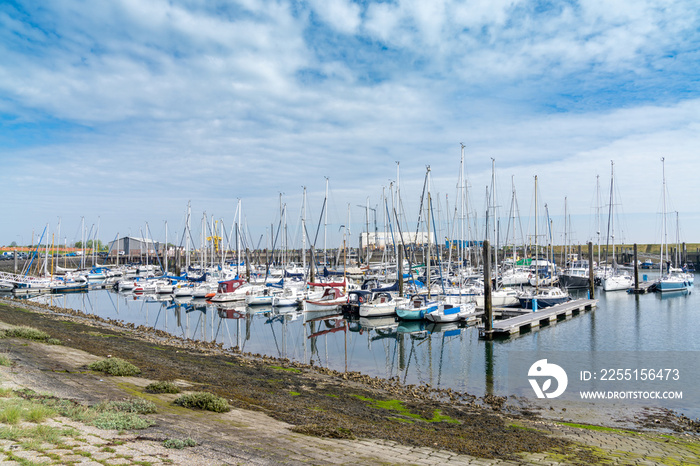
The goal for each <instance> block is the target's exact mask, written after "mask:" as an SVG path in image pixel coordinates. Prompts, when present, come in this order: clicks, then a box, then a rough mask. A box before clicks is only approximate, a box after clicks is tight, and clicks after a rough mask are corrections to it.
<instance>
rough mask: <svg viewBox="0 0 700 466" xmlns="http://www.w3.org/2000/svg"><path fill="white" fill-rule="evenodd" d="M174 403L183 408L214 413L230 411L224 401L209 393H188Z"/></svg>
mask: <svg viewBox="0 0 700 466" xmlns="http://www.w3.org/2000/svg"><path fill="white" fill-rule="evenodd" d="M174 403H175V404H176V405H178V406H182V407H184V408H191V409H202V410H206V411H214V412H215V413H225V412H227V411H230V410H231V408H230V407H229V405H228V403H227V402H226V400H224V399H223V398H221V397H220V396H216V395H214V394H213V393H209V392H194V393H188V394H186V395H182V396H181V397H180V398H178V399H177V400H175V401H174Z"/></svg>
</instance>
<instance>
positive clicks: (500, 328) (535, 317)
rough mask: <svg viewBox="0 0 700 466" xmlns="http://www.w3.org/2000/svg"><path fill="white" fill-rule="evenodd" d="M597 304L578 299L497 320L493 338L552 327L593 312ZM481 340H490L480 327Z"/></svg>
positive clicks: (590, 300) (589, 300) (595, 301)
mask: <svg viewBox="0 0 700 466" xmlns="http://www.w3.org/2000/svg"><path fill="white" fill-rule="evenodd" d="M597 304H598V301H597V300H595V299H577V300H575V301H569V302H568V303H563V304H557V305H556V306H551V307H546V308H544V309H542V310H539V311H537V312H527V313H524V314H520V315H518V316H515V317H511V318H509V319H503V320H495V321H494V322H493V330H492V332H491V334H492V335H491V336H505V337H508V336H510V335H514V334H520V333H522V332H527V331H529V330H532V329H534V328H537V327H540V326H542V325H551V324H554V323H557V322H559V321H560V320H566V319H568V318H570V317H572V316H574V315H578V314H580V313H582V312H587V311H591V310H593V309H594V308H595V307H596V305H597ZM479 338H484V339H486V338H489V335H488V334H487V332H486V330H485V329H484V328H483V327H479Z"/></svg>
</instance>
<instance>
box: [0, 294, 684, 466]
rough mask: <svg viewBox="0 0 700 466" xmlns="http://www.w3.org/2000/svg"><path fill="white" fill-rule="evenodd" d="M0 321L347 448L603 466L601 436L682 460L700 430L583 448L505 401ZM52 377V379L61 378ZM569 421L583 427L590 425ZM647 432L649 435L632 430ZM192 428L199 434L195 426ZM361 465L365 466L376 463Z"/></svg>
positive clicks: (56, 321)
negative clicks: (368, 445) (661, 439)
mask: <svg viewBox="0 0 700 466" xmlns="http://www.w3.org/2000/svg"><path fill="white" fill-rule="evenodd" d="M0 321H2V322H4V323H6V324H10V325H28V326H31V327H34V328H37V329H40V330H43V331H45V332H47V333H48V334H50V335H51V336H52V337H54V338H57V339H59V340H61V342H62V343H63V345H62V346H63V348H64V349H65V350H66V351H68V350H71V349H75V350H80V351H83V352H86V353H88V354H91V355H94V356H96V357H108V356H113V357H114V356H116V357H121V358H124V359H126V360H128V361H130V362H132V363H133V364H135V365H136V366H138V367H139V368H140V369H141V371H142V373H141V378H143V379H147V380H184V381H187V383H189V384H192V385H193V386H196V387H197V389H198V390H205V391H210V392H213V393H215V394H217V395H219V396H222V397H224V398H225V399H227V400H228V401H229V404H230V405H231V406H232V407H234V408H235V409H237V410H240V411H241V412H246V411H247V412H253V413H256V414H255V415H256V416H258V415H264V416H268V417H269V418H271V419H274V420H276V421H279V422H282V423H285V424H286V425H289V430H290V431H291V432H294V433H297V434H305V435H310V436H313V437H316V438H318V437H321V438H326V439H340V440H339V441H343V442H361V441H363V440H364V439H372V440H374V441H379V442H387V444H389V445H397V446H405V447H408V448H414V449H430V450H435V451H448V452H452V453H453V454H455V455H463V456H460V458H462V457H463V458H476V459H487V460H488V459H493V460H505V461H509V462H513V463H514V464H518V463H528V462H534V463H536V462H537V461H534V460H533V458H550V459H551V460H552V461H555V462H562V463H564V464H591V463H595V462H598V461H604V459H605V458H606V457H607V452H606V449H605V448H604V447H603V448H602V449H601V445H603V446H604V444H605V441H606V440H605V439H606V438H608V437H609V438H613V437H615V436H623V437H624V436H626V435H644V436H649V435H650V436H659V435H665V436H669V437H670V438H677V439H678V442H681V443H682V444H683V445H686V444H688V445H690V446H691V447H689V448H690V449H689V450H688V451H689V455H690V456H688V458H692V455H693V454H696V453H697V437H696V435H697V434H696V433H693V432H694V431H697V425H696V424H693V423H692V421H689V420H685V419H683V418H679V417H678V416H674V415H673V414H672V413H665V415H664V414H662V413H659V412H658V411H655V412H654V413H653V415H651V416H650V417H647V418H644V417H638V418H636V419H635V420H634V422H636V424H637V425H636V426H635V427H634V429H633V430H628V429H626V430H625V431H616V430H615V429H611V428H607V429H609V430H605V429H602V430H601V429H598V430H596V429H595V428H589V429H585V428H583V430H584V432H585V433H586V434H587V435H588V436H593V437H595V439H594V440H595V441H593V440H591V439H588V441H583V442H582V441H581V439H582V438H584V437H585V438H587V437H586V436H583V437H582V435H581V429H582V428H580V427H578V428H577V427H571V426H569V425H565V424H562V423H556V422H553V421H552V420H550V419H547V418H546V416H540V415H539V414H538V413H536V412H534V411H532V410H530V409H527V407H522V406H521V407H520V408H518V409H514V408H513V407H512V406H509V404H508V403H506V400H505V399H504V398H501V397H486V398H477V397H474V396H472V395H469V394H464V393H457V392H454V391H452V390H449V389H448V390H433V389H431V388H430V387H426V386H403V385H401V384H399V383H398V381H395V380H391V381H386V380H382V379H378V378H371V377H368V376H365V375H362V374H359V373H341V372H337V371H333V370H329V369H325V368H320V367H313V366H308V365H303V364H299V363H296V362H291V361H288V360H280V359H275V358H270V357H265V356H260V355H251V354H242V353H239V352H237V351H236V350H235V349H234V350H231V349H223V348H222V347H220V346H218V345H216V344H211V343H204V342H195V341H189V340H182V339H179V338H175V337H172V336H170V335H168V334H165V333H164V332H161V331H156V330H153V329H150V328H146V327H134V326H133V325H131V324H124V323H122V322H119V321H111V320H108V319H102V318H98V317H95V316H89V315H88V316H86V315H82V314H81V313H79V312H77V311H72V310H65V309H60V308H56V307H49V306H43V305H38V304H34V303H29V302H26V301H25V302H18V301H15V300H7V299H0ZM20 351H21V350H20ZM52 351H59V352H60V350H56V349H53V350H52ZM44 357H47V356H44ZM59 361H60V358H56V359H55V361H54V363H53V364H54V367H50V369H49V370H50V371H51V373H52V377H54V378H55V377H57V376H56V374H59V375H60V374H61V371H67V372H65V374H66V377H69V376H70V375H71V372H74V370H73V369H70V368H65V367H63V366H64V365H62V364H61V363H60V362H59ZM44 364H48V365H50V364H51V362H50V361H49V362H44ZM82 369H83V371H84V370H85V368H84V367H83V368H82ZM58 377H59V378H58V379H55V380H60V376H58ZM44 383H48V382H44ZM58 385H60V384H58ZM59 389H63V390H67V389H66V386H56V387H55V390H56V391H59ZM67 391H68V392H69V391H70V390H67ZM137 392H138V391H137V390H132V393H131V395H132V396H138V393H137ZM69 394H70V393H66V394H63V395H61V396H65V395H69ZM83 396H88V395H86V394H83ZM652 417H653V419H652ZM575 421H576V422H581V423H585V421H586V419H575ZM611 421H613V422H614V419H611ZM191 422H193V423H196V422H197V420H195V419H192V420H191ZM180 427H181V428H183V427H182V426H180ZM163 428H164V427H163V426H161V427H160V429H163ZM184 428H185V429H186V427H184ZM649 428H651V429H654V431H653V432H651V433H643V434H639V433H638V432H641V431H644V430H645V429H649ZM193 430H195V431H196V430H197V429H195V428H194V425H193ZM630 432H631V433H630ZM606 436H607V437H606ZM591 442H593V445H594V446H591ZM234 443H235V442H234ZM616 445H617V443H616ZM652 445H656V443H652ZM694 449H695V450H694ZM421 451H422V450H421ZM682 451H685V450H682ZM250 454H253V455H256V454H257V455H258V456H257V458H258V459H259V460H261V461H262V462H267V461H269V462H272V463H276V462H287V461H281V460H280V458H284V457H285V455H283V454H281V453H280V452H274V451H268V452H264V451H260V452H258V453H250V452H249V453H248V454H247V455H248V456H246V458H248V459H249V458H251V456H250ZM630 454H631V453H630ZM635 454H636V453H635ZM263 460H264V461H263ZM311 462H315V461H311ZM333 462H336V461H333ZM397 462H399V463H401V462H405V461H404V460H401V461H399V460H397ZM362 463H363V464H371V463H373V460H371V459H367V461H362ZM320 464H323V461H321V462H320ZM620 464H626V463H620Z"/></svg>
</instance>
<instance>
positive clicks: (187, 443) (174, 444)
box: [163, 438, 197, 450]
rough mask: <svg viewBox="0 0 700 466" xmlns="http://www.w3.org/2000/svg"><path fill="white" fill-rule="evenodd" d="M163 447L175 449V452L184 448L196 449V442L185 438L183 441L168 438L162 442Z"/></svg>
mask: <svg viewBox="0 0 700 466" xmlns="http://www.w3.org/2000/svg"><path fill="white" fill-rule="evenodd" d="M163 446H164V447H165V448H175V449H177V450H182V449H183V448H185V447H196V446H197V442H195V441H194V440H192V439H191V438H186V439H185V440H180V439H175V438H169V439H167V440H166V441H165V442H163Z"/></svg>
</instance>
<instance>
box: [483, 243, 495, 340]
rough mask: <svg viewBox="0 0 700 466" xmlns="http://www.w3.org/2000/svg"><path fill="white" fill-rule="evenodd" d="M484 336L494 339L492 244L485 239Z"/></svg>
mask: <svg viewBox="0 0 700 466" xmlns="http://www.w3.org/2000/svg"><path fill="white" fill-rule="evenodd" d="M484 318H485V319H486V320H485V321H484V330H485V331H484V337H485V338H486V339H487V340H491V339H493V307H492V306H491V245H490V244H489V240H484Z"/></svg>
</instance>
